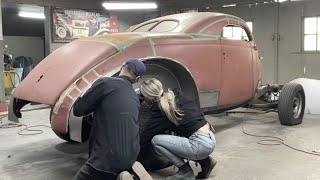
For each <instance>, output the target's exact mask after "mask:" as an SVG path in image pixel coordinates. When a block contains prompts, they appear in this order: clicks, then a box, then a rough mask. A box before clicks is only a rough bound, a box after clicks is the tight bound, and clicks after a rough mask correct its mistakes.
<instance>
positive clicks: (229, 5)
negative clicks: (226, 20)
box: [222, 4, 237, 7]
mask: <svg viewBox="0 0 320 180" xmlns="http://www.w3.org/2000/svg"><path fill="white" fill-rule="evenodd" d="M234 6H237V5H236V4H227V5H223V6H222V7H234Z"/></svg>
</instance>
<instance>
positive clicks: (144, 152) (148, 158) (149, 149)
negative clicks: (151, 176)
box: [138, 102, 172, 171]
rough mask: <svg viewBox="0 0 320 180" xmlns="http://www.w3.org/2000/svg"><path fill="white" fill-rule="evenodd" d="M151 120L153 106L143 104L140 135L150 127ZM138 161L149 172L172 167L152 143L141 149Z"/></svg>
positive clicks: (140, 117)
mask: <svg viewBox="0 0 320 180" xmlns="http://www.w3.org/2000/svg"><path fill="white" fill-rule="evenodd" d="M150 118H151V106H150V105H148V104H147V103H145V102H143V103H142V104H141V106H140V113H139V126H140V134H141V133H142V132H143V131H144V130H145V129H146V128H147V127H148V120H149V119H150ZM150 141H151V140H150ZM138 161H139V162H140V163H141V164H142V165H143V166H144V167H145V168H146V170H147V171H155V170H159V169H163V168H167V167H169V166H172V163H171V162H170V161H168V160H167V159H165V158H164V157H162V156H160V155H159V154H157V153H156V152H155V150H154V149H153V146H152V144H151V142H149V143H148V144H145V145H143V146H142V147H141V149H140V154H139V157H138Z"/></svg>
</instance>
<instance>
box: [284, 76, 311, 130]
mask: <svg viewBox="0 0 320 180" xmlns="http://www.w3.org/2000/svg"><path fill="white" fill-rule="evenodd" d="M304 109H305V93H304V90H303V87H302V85H301V84H297V83H292V82H290V83H288V84H286V85H284V86H283V88H282V90H281V92H280V98H279V103H278V116H279V120H280V122H281V124H282V125H286V126H294V125H298V124H301V123H302V119H303V116H304Z"/></svg>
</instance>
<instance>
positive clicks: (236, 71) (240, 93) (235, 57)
mask: <svg viewBox="0 0 320 180" xmlns="http://www.w3.org/2000/svg"><path fill="white" fill-rule="evenodd" d="M221 53H222V56H221V57H222V59H221V85H220V87H221V89H220V95H219V102H218V105H220V106H221V105H226V106H229V105H230V106H232V105H238V104H240V103H242V102H245V101H247V100H249V99H251V98H252V95H253V88H252V87H253V73H252V65H253V63H252V50H251V45H250V42H249V39H248V35H247V33H246V32H245V30H244V29H243V28H242V27H241V26H237V25H227V26H225V27H224V28H223V30H222V37H221Z"/></svg>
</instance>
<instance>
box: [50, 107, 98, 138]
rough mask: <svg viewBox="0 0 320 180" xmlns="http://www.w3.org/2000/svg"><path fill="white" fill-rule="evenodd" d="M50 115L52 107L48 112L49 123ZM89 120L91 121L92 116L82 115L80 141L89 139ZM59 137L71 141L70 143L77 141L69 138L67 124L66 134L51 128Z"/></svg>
mask: <svg viewBox="0 0 320 180" xmlns="http://www.w3.org/2000/svg"><path fill="white" fill-rule="evenodd" d="M51 115H52V109H51V112H50V123H51ZM91 122H92V116H91V115H89V116H86V117H83V121H82V131H81V137H82V142H85V141H87V140H88V139H89V136H90V131H91ZM52 131H53V132H54V133H55V134H56V135H57V136H58V137H59V138H61V139H63V140H65V141H67V142H71V143H79V142H77V141H73V140H71V139H70V133H69V126H68V133H66V134H62V133H59V132H56V131H54V130H52Z"/></svg>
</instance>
